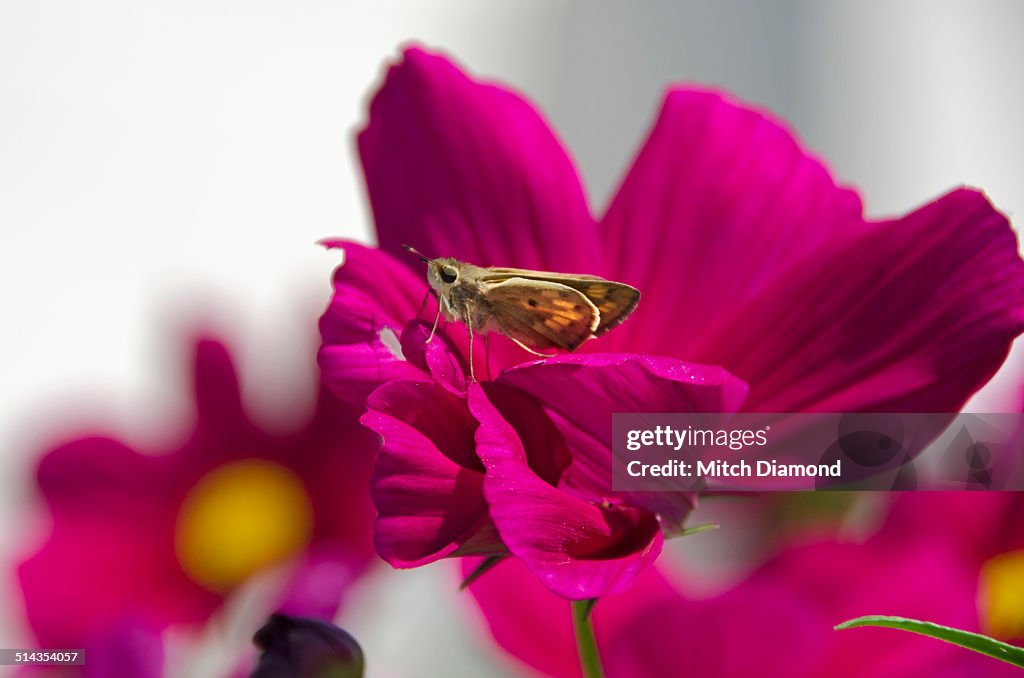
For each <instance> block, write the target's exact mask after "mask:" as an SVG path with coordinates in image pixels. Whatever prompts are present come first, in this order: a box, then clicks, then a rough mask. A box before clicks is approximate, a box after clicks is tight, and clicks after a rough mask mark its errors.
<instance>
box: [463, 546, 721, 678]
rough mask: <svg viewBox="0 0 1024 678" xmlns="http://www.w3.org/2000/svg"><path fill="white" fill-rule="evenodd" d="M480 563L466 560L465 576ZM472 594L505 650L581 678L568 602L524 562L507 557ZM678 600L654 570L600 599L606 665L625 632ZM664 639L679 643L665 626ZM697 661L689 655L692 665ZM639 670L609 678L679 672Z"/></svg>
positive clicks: (553, 672)
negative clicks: (652, 608) (652, 610)
mask: <svg viewBox="0 0 1024 678" xmlns="http://www.w3.org/2000/svg"><path fill="white" fill-rule="evenodd" d="M478 565H479V563H478V562H474V560H473V559H466V560H464V561H463V570H462V571H463V576H468V575H469V574H470V573H471V572H473V570H474V569H475V568H476V567H477V566H478ZM469 593H470V594H471V595H472V596H473V598H474V599H475V600H476V602H477V604H478V605H479V606H480V611H481V612H482V613H483V615H484V618H485V619H486V621H487V625H488V627H489V628H490V631H491V635H493V636H494V640H495V641H496V642H497V643H498V645H500V646H501V647H502V648H504V649H505V651H506V652H508V653H509V654H511V655H512V656H513V657H516V658H518V659H519V660H521V661H522V662H524V663H526V664H527V665H529V666H532V667H533V668H535V669H537V670H538V671H540V672H541V673H543V674H544V675H546V676H554V677H556V678H577V677H578V676H580V675H581V672H580V667H579V659H578V658H577V654H576V641H575V639H574V637H573V630H572V622H571V619H572V616H571V611H570V608H569V601H567V600H566V599H565V598H560V597H558V596H556V595H554V594H553V593H551V591H549V590H547V589H546V588H544V587H543V586H542V585H541V584H540V583H539V582H538V581H537V578H536V577H534V576H533V575H532V574H531V573H530V571H529V570H527V569H526V567H525V566H524V565H523V564H522V562H521V561H519V560H516V559H514V558H509V559H506V560H505V561H503V562H502V563H500V564H499V565H498V566H497V567H495V568H494V569H493V570H491V571H488V572H487V574H486V575H485V576H483V577H480V578H479V579H477V580H476V581H475V582H474V583H473V584H472V585H471V586H470V587H469ZM678 597H679V593H678V592H677V591H675V590H674V589H673V588H672V586H671V584H669V582H668V581H667V580H666V579H665V577H664V576H662V574H661V573H660V572H659V571H658V568H656V567H651V568H648V569H647V570H645V571H644V573H643V574H642V575H641V576H640V577H639V578H638V579H637V581H636V584H635V585H634V586H632V587H631V588H630V589H629V591H627V592H626V593H624V594H621V595H610V596H606V597H604V598H601V600H600V601H599V602H598V605H597V606H596V607H595V608H594V612H593V616H594V629H595V632H596V634H597V641H598V647H599V648H600V650H601V654H602V656H603V657H605V659H606V661H607V659H608V658H609V657H610V655H613V654H617V653H618V649H619V648H618V647H617V646H618V645H619V643H618V642H617V638H618V637H619V635H620V633H621V632H622V630H623V629H627V628H629V627H632V626H635V625H637V624H638V623H642V619H643V616H645V615H646V613H647V611H648V610H649V609H650V606H652V605H655V604H658V603H664V602H665V601H670V600H673V599H676V598H678ZM665 637H671V638H672V639H673V641H676V640H678V637H677V636H676V634H675V631H674V629H671V628H662V629H660V630H659V632H658V633H657V634H656V638H658V639H664V638H665ZM622 649H625V648H622ZM693 659H694V658H693V657H690V658H688V661H692V660H693ZM675 666H676V667H678V664H676V665H675ZM608 668H611V667H610V666H609V667H608ZM639 671H640V667H639V666H637V667H635V668H634V669H633V670H632V672H630V671H628V670H626V671H621V670H616V671H609V675H610V676H615V678H623V677H624V676H634V675H637V676H639V675H647V676H654V675H673V673H674V671H673V670H671V669H670V670H667V671H661V672H660V673H658V672H655V673H647V674H640V673H639ZM693 675H703V674H698V673H694V674H693Z"/></svg>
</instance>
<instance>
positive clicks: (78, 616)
mask: <svg viewBox="0 0 1024 678" xmlns="http://www.w3.org/2000/svg"><path fill="white" fill-rule="evenodd" d="M195 401H196V419H195V428H194V430H193V431H192V432H191V433H190V434H189V435H188V436H187V439H186V440H185V441H184V442H183V443H182V444H181V445H180V446H179V447H177V448H176V449H174V450H172V451H169V452H165V451H163V450H144V451H137V450H135V449H133V448H131V447H129V446H128V445H126V444H124V443H122V442H120V441H119V440H117V439H114V438H109V437H83V438H80V439H77V440H73V441H71V442H69V443H67V444H64V445H61V446H60V447H58V448H56V449H54V450H53V451H51V452H50V453H48V454H47V455H46V456H45V457H44V458H43V459H42V461H41V463H40V465H39V471H38V480H39V486H40V488H41V490H42V493H43V497H44V498H45V500H46V503H47V505H48V506H49V509H50V512H51V514H52V518H53V521H52V523H53V527H52V532H51V533H50V535H49V537H48V538H47V540H46V541H45V543H44V544H43V546H42V547H41V548H40V549H39V551H38V552H37V553H35V554H34V555H32V556H31V557H29V558H28V559H26V560H25V561H24V562H23V563H21V565H20V566H19V568H18V575H19V578H20V581H21V588H22V591H23V592H24V596H25V606H26V613H27V616H28V621H29V624H30V625H31V627H32V629H33V631H34V632H35V634H36V637H37V639H38V642H39V644H40V646H41V647H66V648H79V647H84V648H87V649H88V651H90V652H92V653H93V654H94V655H95V659H96V661H95V662H91V663H92V664H93V665H95V666H99V665H101V664H102V662H101V661H100V660H101V659H102V658H103V657H108V656H109V657H113V656H115V654H114V653H115V651H116V652H117V653H120V654H121V655H124V654H126V653H125V652H122V649H123V648H124V647H126V646H127V645H130V646H131V647H140V648H148V649H146V651H145V652H142V653H140V655H139V656H140V658H141V659H140V661H142V660H143V659H145V658H147V657H149V658H152V657H153V656H154V653H153V651H152V647H153V642H158V641H156V640H155V639H157V638H158V637H159V634H160V633H161V631H162V630H163V629H165V628H167V627H168V626H169V625H172V624H199V623H201V622H203V621H204V620H206V619H207V618H208V617H209V616H210V615H211V613H213V612H214V611H215V610H216V609H217V608H218V607H219V606H220V604H221V602H222V601H223V600H224V599H225V597H226V596H227V595H229V594H230V593H231V592H232V591H234V590H235V589H236V588H238V586H239V585H241V584H243V583H244V582H245V581H247V580H248V579H249V578H250V576H252V575H254V574H256V573H258V572H260V571H264V570H266V569H267V568H272V567H280V568H288V570H287V571H290V572H291V575H290V576H291V583H287V582H286V583H285V585H284V589H283V592H282V607H283V608H284V609H286V610H288V611H291V612H295V613H299V614H305V615H309V616H321V617H323V616H326V617H328V618H330V616H332V615H333V614H334V612H335V611H336V609H337V606H338V601H339V600H340V597H341V594H342V591H343V590H344V588H345V587H346V586H347V585H348V584H349V583H350V582H351V581H352V580H353V579H354V578H355V577H357V576H358V575H359V574H360V573H361V572H362V570H363V569H364V568H365V567H366V566H367V564H368V563H369V562H370V559H371V558H372V556H373V547H372V543H371V538H370V523H371V520H372V511H373V507H372V505H371V504H370V501H369V496H368V493H367V489H366V488H367V485H368V483H369V473H370V468H369V467H370V460H371V459H372V453H373V452H372V451H373V449H374V448H375V446H376V441H375V440H374V439H373V435H372V434H371V433H369V432H368V431H366V430H365V429H364V428H362V427H361V426H359V424H358V421H357V417H358V411H357V410H355V409H354V408H353V407H352V406H350V405H345V404H343V403H340V402H338V401H337V400H336V399H334V398H333V397H332V396H330V395H328V394H327V393H326V392H322V393H321V396H320V398H319V401H318V403H317V406H316V411H315V413H312V416H311V419H310V420H309V421H308V423H306V424H305V425H304V426H303V427H302V428H301V429H300V430H297V431H295V432H294V433H290V434H283V435H279V434H271V433H268V432H266V431H264V430H263V429H261V428H260V427H259V426H258V425H256V424H255V423H254V422H253V421H252V420H251V419H250V418H249V416H248V415H247V414H246V412H245V410H244V409H243V406H242V401H241V396H240V393H239V386H238V381H237V377H236V374H235V370H234V367H233V365H232V362H231V359H230V357H229V354H228V351H227V349H226V348H225V347H224V346H223V345H222V344H220V343H218V342H216V341H213V340H202V341H199V342H198V343H197V346H196V358H195ZM286 579H287V575H286ZM253 621H254V624H257V625H258V622H259V621H261V620H253ZM253 630H255V627H254V629H253ZM126 644H127V645H126ZM146 661H150V663H152V661H151V660H146ZM157 665H158V664H157ZM153 671H154V672H156V673H158V672H159V671H158V669H153ZM140 675H142V674H141V673H140Z"/></svg>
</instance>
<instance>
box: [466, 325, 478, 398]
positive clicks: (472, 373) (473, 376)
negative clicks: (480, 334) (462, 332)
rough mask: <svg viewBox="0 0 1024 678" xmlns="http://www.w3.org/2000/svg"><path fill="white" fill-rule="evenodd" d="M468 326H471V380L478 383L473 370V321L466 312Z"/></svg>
mask: <svg viewBox="0 0 1024 678" xmlns="http://www.w3.org/2000/svg"><path fill="white" fill-rule="evenodd" d="M466 315H467V318H466V327H468V328H469V380H470V381H472V382H474V383H476V373H475V372H474V370H473V321H472V320H470V319H469V317H468V315H469V314H468V313H467V314H466Z"/></svg>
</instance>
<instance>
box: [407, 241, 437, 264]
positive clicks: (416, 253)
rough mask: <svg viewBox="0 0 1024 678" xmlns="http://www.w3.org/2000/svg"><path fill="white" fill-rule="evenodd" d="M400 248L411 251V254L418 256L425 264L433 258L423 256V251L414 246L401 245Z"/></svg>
mask: <svg viewBox="0 0 1024 678" xmlns="http://www.w3.org/2000/svg"><path fill="white" fill-rule="evenodd" d="M402 249H403V250H405V251H406V252H412V253H413V254H415V255H416V256H417V257H419V258H420V261H422V262H423V263H425V264H429V263H430V262H431V261H433V259H431V258H429V257H426V256H424V255H423V253H422V252H420V251H419V250H417V249H416V248H415V247H410V246H409V245H402Z"/></svg>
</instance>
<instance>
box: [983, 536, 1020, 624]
mask: <svg viewBox="0 0 1024 678" xmlns="http://www.w3.org/2000/svg"><path fill="white" fill-rule="evenodd" d="M978 604H979V607H980V608H981V619H982V628H983V629H984V631H985V633H987V634H989V635H991V636H996V637H997V638H1006V639H1012V638H1021V637H1024V550H1021V551H1010V552H1009V553H1002V554H1000V555H998V556H996V557H995V558H992V559H991V560H989V561H988V562H986V563H985V564H984V565H983V566H982V568H981V583H980V590H979V600H978Z"/></svg>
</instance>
